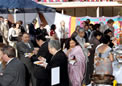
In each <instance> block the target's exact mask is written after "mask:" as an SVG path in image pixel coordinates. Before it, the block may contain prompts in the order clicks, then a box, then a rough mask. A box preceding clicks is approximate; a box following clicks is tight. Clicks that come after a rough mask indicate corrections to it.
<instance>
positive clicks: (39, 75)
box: [33, 42, 52, 79]
mask: <svg viewBox="0 0 122 86" xmlns="http://www.w3.org/2000/svg"><path fill="white" fill-rule="evenodd" d="M39 56H42V57H44V58H45V59H46V62H47V63H49V62H50V60H51V57H52V55H51V54H50V53H49V50H48V42H45V43H44V44H43V45H42V46H41V47H40V49H39V51H38V53H37V56H36V59H34V58H35V57H33V59H34V60H38V59H37V58H38V57H39ZM34 75H35V77H36V79H47V78H48V76H47V72H46V71H45V69H44V68H43V67H41V66H34Z"/></svg>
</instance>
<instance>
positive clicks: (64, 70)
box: [42, 40, 69, 86]
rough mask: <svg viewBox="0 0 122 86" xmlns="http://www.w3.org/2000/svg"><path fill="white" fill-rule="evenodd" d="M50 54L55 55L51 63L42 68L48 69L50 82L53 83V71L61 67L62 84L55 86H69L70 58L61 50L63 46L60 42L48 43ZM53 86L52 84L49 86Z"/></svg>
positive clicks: (51, 41)
mask: <svg viewBox="0 0 122 86" xmlns="http://www.w3.org/2000/svg"><path fill="white" fill-rule="evenodd" d="M48 49H49V52H50V53H51V54H52V55H53V57H52V58H51V61H50V62H49V63H48V64H46V63H44V64H43V65H42V66H43V67H45V68H46V71H47V72H48V74H49V82H51V69H52V68H55V67H60V71H59V72H60V83H59V84H57V85H54V86H69V78H68V58H67V56H66V55H65V54H64V52H63V51H62V50H61V46H60V43H59V41H58V40H50V41H49V43H48ZM49 86H51V83H50V84H49Z"/></svg>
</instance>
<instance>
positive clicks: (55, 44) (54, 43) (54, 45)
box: [48, 40, 61, 50]
mask: <svg viewBox="0 0 122 86" xmlns="http://www.w3.org/2000/svg"><path fill="white" fill-rule="evenodd" d="M48 44H49V46H50V47H51V48H55V49H56V50H59V49H60V48H61V44H60V42H59V40H50V41H49V42H48Z"/></svg>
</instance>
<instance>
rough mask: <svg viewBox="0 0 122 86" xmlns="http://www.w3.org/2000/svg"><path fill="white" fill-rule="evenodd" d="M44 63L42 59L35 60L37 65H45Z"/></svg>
mask: <svg viewBox="0 0 122 86" xmlns="http://www.w3.org/2000/svg"><path fill="white" fill-rule="evenodd" d="M43 63H44V62H42V61H35V62H34V64H36V65H43Z"/></svg>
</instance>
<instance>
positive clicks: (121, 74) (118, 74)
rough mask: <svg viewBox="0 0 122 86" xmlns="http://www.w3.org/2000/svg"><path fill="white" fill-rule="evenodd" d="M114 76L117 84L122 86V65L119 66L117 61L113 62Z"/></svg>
mask: <svg viewBox="0 0 122 86" xmlns="http://www.w3.org/2000/svg"><path fill="white" fill-rule="evenodd" d="M113 75H114V76H115V80H117V83H121V84H122V64H118V63H117V62H116V61H115V62H113Z"/></svg>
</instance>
